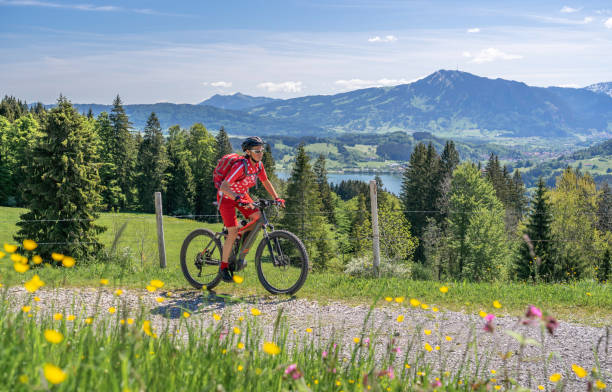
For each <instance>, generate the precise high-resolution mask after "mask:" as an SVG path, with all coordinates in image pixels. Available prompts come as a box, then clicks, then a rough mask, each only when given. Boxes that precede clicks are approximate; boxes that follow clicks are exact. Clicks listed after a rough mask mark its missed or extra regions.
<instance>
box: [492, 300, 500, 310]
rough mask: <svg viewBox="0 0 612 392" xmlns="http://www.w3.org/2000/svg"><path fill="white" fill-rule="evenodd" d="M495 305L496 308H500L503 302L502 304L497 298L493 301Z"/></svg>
mask: <svg viewBox="0 0 612 392" xmlns="http://www.w3.org/2000/svg"><path fill="white" fill-rule="evenodd" d="M493 307H494V308H495V309H499V308H501V307H502V304H500V303H499V301H498V300H495V301H493Z"/></svg>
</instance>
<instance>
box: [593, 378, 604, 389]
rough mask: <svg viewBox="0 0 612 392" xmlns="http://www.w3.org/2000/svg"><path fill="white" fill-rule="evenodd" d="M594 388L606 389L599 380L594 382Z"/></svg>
mask: <svg viewBox="0 0 612 392" xmlns="http://www.w3.org/2000/svg"><path fill="white" fill-rule="evenodd" d="M595 387H596V388H597V389H606V384H604V383H603V382H602V381H601V380H597V381H595Z"/></svg>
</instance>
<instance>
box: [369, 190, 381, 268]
mask: <svg viewBox="0 0 612 392" xmlns="http://www.w3.org/2000/svg"><path fill="white" fill-rule="evenodd" d="M370 207H371V209H372V251H373V253H374V273H375V274H376V276H378V272H379V271H378V269H379V265H380V242H379V241H380V234H379V232H378V202H377V200H376V180H371V181H370Z"/></svg>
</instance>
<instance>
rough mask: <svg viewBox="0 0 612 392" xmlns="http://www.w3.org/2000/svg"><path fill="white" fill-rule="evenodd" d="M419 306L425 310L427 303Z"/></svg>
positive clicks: (427, 307) (427, 306)
mask: <svg viewBox="0 0 612 392" xmlns="http://www.w3.org/2000/svg"><path fill="white" fill-rule="evenodd" d="M421 308H422V309H423V310H427V309H429V305H427V304H421Z"/></svg>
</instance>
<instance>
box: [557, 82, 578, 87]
mask: <svg viewBox="0 0 612 392" xmlns="http://www.w3.org/2000/svg"><path fill="white" fill-rule="evenodd" d="M557 87H563V88H580V86H578V85H577V84H573V83H570V84H560V85H558V86H557Z"/></svg>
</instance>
